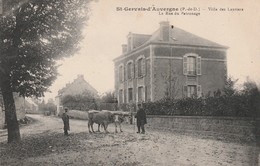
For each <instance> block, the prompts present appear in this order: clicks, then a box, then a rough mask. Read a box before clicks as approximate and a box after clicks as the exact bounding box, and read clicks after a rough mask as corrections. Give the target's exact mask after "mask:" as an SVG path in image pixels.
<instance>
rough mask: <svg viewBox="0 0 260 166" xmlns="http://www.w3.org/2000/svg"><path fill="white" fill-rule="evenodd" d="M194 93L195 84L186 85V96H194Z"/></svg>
mask: <svg viewBox="0 0 260 166" xmlns="http://www.w3.org/2000/svg"><path fill="white" fill-rule="evenodd" d="M196 95H197V93H196V86H195V85H188V86H187V97H195V96H196Z"/></svg>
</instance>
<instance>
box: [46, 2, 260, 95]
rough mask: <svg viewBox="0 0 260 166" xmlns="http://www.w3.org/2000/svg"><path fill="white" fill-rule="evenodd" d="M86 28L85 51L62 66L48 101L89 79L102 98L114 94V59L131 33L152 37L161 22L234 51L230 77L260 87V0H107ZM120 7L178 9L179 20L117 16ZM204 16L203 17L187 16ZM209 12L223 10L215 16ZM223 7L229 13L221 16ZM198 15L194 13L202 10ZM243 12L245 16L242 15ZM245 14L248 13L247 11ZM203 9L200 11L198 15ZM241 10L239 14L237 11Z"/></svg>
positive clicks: (97, 5)
mask: <svg viewBox="0 0 260 166" xmlns="http://www.w3.org/2000/svg"><path fill="white" fill-rule="evenodd" d="M89 7H90V9H91V11H90V13H89V19H88V21H87V25H86V27H85V28H84V33H83V34H84V40H82V42H81V50H80V51H79V52H78V53H77V54H76V55H74V56H72V57H71V58H67V59H65V60H63V61H60V62H59V63H60V64H62V66H61V67H60V68H59V73H60V76H59V77H58V78H57V80H56V81H55V82H54V83H53V85H52V86H51V87H50V88H49V90H50V91H51V93H49V92H48V93H45V98H46V99H48V98H53V99H54V97H55V96H57V94H58V90H59V89H61V88H63V87H65V85H66V83H70V82H72V81H73V80H74V79H76V78H77V75H79V74H82V75H84V78H85V80H86V81H87V82H88V83H90V84H91V85H92V86H93V87H94V88H95V89H96V90H97V91H98V92H99V93H100V94H102V93H105V92H108V91H112V90H113V89H114V63H113V59H114V58H116V57H118V56H120V55H121V52H122V48H121V45H122V44H126V36H127V35H128V33H129V32H133V33H143V34H152V33H153V32H154V31H156V30H157V29H158V28H159V22H160V21H167V20H168V21H169V22H170V24H171V25H174V26H175V27H178V28H181V29H183V30H186V31H188V32H191V33H193V34H195V35H198V36H200V37H203V38H206V39H208V40H211V41H214V42H217V43H219V44H221V45H225V46H228V47H229V49H228V51H227V67H228V75H229V76H231V77H232V78H234V79H239V82H238V83H240V84H242V83H243V81H245V80H247V79H250V80H253V81H256V82H257V83H260V68H259V67H258V66H259V65H258V63H259V62H260V30H259V29H260V12H259V10H258V9H259V8H260V1H258V0H214V1H213V0H210V1H206V0H194V1H191V0H161V1H155V0H145V1H140V0H105V1H101V0H100V1H95V2H93V3H91V5H90V6H89ZM118 7H119V8H120V7H121V8H122V9H126V8H138V7H143V8H147V7H155V8H177V9H178V10H179V11H178V13H179V15H166V12H158V11H126V10H123V11H117V9H118ZM184 8H185V9H187V10H189V8H190V9H193V11H187V12H193V13H194V12H197V13H198V12H199V15H198V16H196V15H183V14H182V13H181V11H180V10H181V9H184ZM209 8H215V9H217V11H216V10H214V11H210V10H209ZM220 8H223V9H225V11H220ZM196 9H197V11H194V10H196ZM237 9H239V10H240V11H236V10H237ZM241 9H242V10H243V11H241ZM198 10H200V11H198ZM234 10H235V11H234Z"/></svg>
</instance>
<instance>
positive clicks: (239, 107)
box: [143, 92, 260, 117]
mask: <svg viewBox="0 0 260 166" xmlns="http://www.w3.org/2000/svg"><path fill="white" fill-rule="evenodd" d="M259 96H260V93H259V92H256V93H251V94H234V95H232V96H225V95H224V96H218V97H207V98H198V99H196V98H184V99H179V100H167V99H163V100H160V101H155V102H148V103H143V107H144V109H145V111H146V113H147V114H148V115H179V116H233V117H255V116H258V117H259V102H260V97H259Z"/></svg>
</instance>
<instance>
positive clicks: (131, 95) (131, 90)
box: [128, 88, 133, 103]
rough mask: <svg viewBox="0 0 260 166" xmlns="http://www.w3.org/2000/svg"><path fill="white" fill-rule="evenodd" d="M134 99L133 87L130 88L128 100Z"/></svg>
mask: <svg viewBox="0 0 260 166" xmlns="http://www.w3.org/2000/svg"><path fill="white" fill-rule="evenodd" d="M132 101H133V88H128V102H129V103H130V102H132Z"/></svg>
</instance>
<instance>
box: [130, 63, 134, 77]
mask: <svg viewBox="0 0 260 166" xmlns="http://www.w3.org/2000/svg"><path fill="white" fill-rule="evenodd" d="M134 77H135V69H134V63H131V78H132V79H133V78H134Z"/></svg>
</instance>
